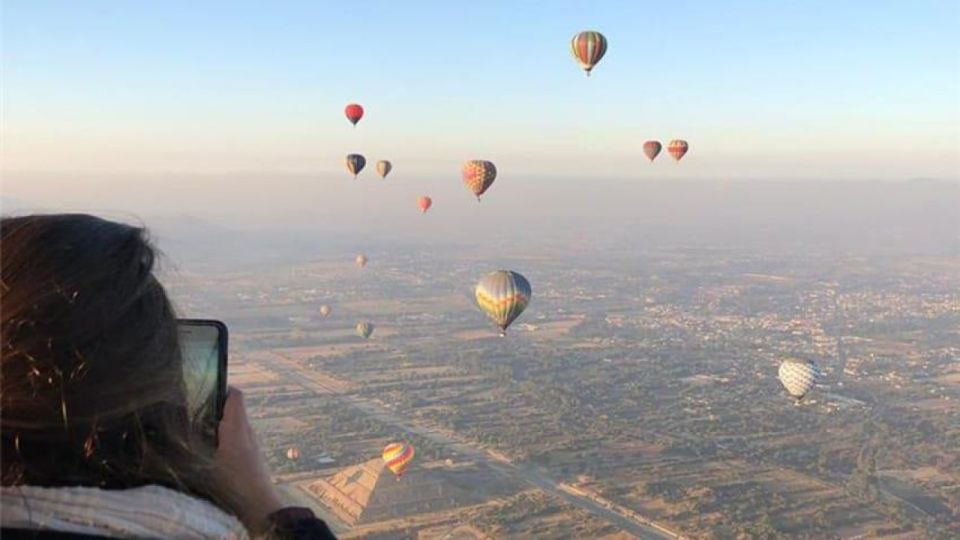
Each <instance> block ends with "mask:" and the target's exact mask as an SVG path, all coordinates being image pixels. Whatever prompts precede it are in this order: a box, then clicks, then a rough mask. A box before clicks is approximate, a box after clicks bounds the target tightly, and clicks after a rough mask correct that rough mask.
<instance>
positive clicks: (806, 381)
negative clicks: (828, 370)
mask: <svg viewBox="0 0 960 540" xmlns="http://www.w3.org/2000/svg"><path fill="white" fill-rule="evenodd" d="M777 375H778V377H779V378H780V382H781V383H783V387H784V388H786V389H787V393H788V394H790V395H791V396H793V397H794V399H796V400H797V403H799V402H800V400H802V399H803V397H804V396H806V395H807V392H809V391H810V390H811V389H812V388H813V386H814V385H815V384H816V383H817V381H819V380H820V379H821V378H822V377H823V374H822V373H821V372H820V368H818V367H817V365H816V364H815V363H813V361H812V360H799V359H797V358H788V359H786V360H784V361H783V363H781V364H780V369H779V371H778V373H777Z"/></svg>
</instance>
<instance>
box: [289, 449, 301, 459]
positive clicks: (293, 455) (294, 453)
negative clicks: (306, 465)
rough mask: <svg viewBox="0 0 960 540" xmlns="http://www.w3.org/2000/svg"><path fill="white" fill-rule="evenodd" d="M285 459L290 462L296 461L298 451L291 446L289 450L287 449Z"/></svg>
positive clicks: (298, 455)
mask: <svg viewBox="0 0 960 540" xmlns="http://www.w3.org/2000/svg"><path fill="white" fill-rule="evenodd" d="M287 459H289V460H290V461H296V460H298V459H300V449H299V448H297V447H296V446H291V447H290V448H287Z"/></svg>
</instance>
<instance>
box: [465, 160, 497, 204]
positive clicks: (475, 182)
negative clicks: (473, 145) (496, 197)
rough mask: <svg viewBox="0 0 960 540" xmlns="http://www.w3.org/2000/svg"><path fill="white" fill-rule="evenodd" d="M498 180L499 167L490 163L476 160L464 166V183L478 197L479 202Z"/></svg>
mask: <svg viewBox="0 0 960 540" xmlns="http://www.w3.org/2000/svg"><path fill="white" fill-rule="evenodd" d="M496 179H497V167H496V165H494V164H493V163H492V162H490V161H483V160H479V159H475V160H471V161H467V162H466V163H464V164H463V183H464V184H466V185H467V188H469V189H470V191H472V192H473V194H474V195H476V196H477V200H478V201H479V200H480V196H481V195H483V193H484V192H485V191H487V189H489V188H490V185H491V184H493V181H494V180H496Z"/></svg>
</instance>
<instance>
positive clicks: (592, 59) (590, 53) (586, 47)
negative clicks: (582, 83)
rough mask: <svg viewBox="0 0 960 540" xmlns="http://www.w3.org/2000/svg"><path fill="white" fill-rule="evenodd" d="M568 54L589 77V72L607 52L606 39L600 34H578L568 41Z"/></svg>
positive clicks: (590, 32) (589, 32) (588, 32)
mask: <svg viewBox="0 0 960 540" xmlns="http://www.w3.org/2000/svg"><path fill="white" fill-rule="evenodd" d="M570 52H572V53H573V57H574V58H575V59H576V60H577V62H579V63H580V67H582V68H583V70H584V71H586V72H587V76H588V77H589V76H590V71H591V70H593V68H594V67H595V66H596V65H597V62H599V61H600V59H601V58H603V55H604V54H606V52H607V38H605V37H603V34H601V33H600V32H593V31H586V32H580V33H579V34H577V35H575V36H573V39H572V40H571V41H570Z"/></svg>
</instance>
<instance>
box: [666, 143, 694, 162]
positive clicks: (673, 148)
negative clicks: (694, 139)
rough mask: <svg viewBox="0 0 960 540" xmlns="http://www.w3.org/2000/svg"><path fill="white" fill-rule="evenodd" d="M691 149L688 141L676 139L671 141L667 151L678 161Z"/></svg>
mask: <svg viewBox="0 0 960 540" xmlns="http://www.w3.org/2000/svg"><path fill="white" fill-rule="evenodd" d="M689 149H690V145H689V144H687V141H684V140H682V139H674V140H672V141H670V144H669V145H667V152H670V155H671V156H673V159H675V160H677V161H680V158H682V157H683V155H684V154H686V153H687V150H689Z"/></svg>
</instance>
